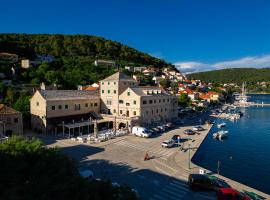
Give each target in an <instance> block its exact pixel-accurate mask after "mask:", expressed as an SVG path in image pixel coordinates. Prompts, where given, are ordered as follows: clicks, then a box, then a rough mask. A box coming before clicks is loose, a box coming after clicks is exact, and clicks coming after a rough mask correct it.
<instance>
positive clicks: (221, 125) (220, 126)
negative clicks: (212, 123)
mask: <svg viewBox="0 0 270 200" xmlns="http://www.w3.org/2000/svg"><path fill="white" fill-rule="evenodd" d="M225 126H226V123H224V122H223V123H220V124H218V125H217V127H218V128H222V127H225Z"/></svg>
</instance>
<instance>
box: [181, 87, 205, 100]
mask: <svg viewBox="0 0 270 200" xmlns="http://www.w3.org/2000/svg"><path fill="white" fill-rule="evenodd" d="M182 93H185V94H187V95H188V97H189V98H190V99H191V100H192V101H194V100H198V99H199V96H200V95H199V93H198V92H196V91H194V90H190V89H188V88H186V89H184V90H181V91H179V94H182Z"/></svg>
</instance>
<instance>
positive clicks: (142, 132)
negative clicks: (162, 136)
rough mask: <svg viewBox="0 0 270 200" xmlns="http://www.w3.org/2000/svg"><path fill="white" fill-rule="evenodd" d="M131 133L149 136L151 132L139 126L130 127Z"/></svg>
mask: <svg viewBox="0 0 270 200" xmlns="http://www.w3.org/2000/svg"><path fill="white" fill-rule="evenodd" d="M132 134H134V135H136V136H139V137H150V136H151V133H150V131H149V130H148V129H146V128H144V127H140V126H134V127H132Z"/></svg>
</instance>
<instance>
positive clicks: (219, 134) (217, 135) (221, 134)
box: [213, 130, 229, 140]
mask: <svg viewBox="0 0 270 200" xmlns="http://www.w3.org/2000/svg"><path fill="white" fill-rule="evenodd" d="M228 133H229V131H223V130H222V131H218V132H216V133H214V134H213V137H214V138H215V139H220V140H221V139H222V138H226V137H227V136H228Z"/></svg>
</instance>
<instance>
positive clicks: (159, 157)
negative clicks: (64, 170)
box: [48, 125, 215, 200]
mask: <svg viewBox="0 0 270 200" xmlns="http://www.w3.org/2000/svg"><path fill="white" fill-rule="evenodd" d="M206 128H207V127H205V129H206ZM186 129H192V126H184V125H183V126H182V127H174V128H170V130H166V131H165V130H164V131H160V132H158V133H155V134H154V135H152V136H151V137H149V138H142V137H137V136H135V135H131V134H129V135H125V136H121V137H115V138H111V139H109V140H107V141H104V142H100V143H92V144H89V143H81V144H79V143H78V142H77V141H72V140H70V139H59V140H55V141H54V142H50V144H48V146H59V147H62V149H63V150H64V151H65V152H66V153H68V154H69V155H70V156H72V157H73V158H74V159H75V160H77V161H78V162H79V164H80V166H79V167H80V168H81V169H83V170H86V169H90V170H91V171H93V172H94V176H95V177H96V178H100V179H110V180H112V181H113V182H117V183H118V184H128V185H130V186H131V187H132V188H134V189H136V190H137V191H138V193H139V194H140V196H141V197H142V199H152V200H154V199H157V200H158V199H172V200H176V199H202V200H203V199H215V193H213V192H193V191H190V190H189V188H188V185H187V180H188V175H189V171H190V170H189V169H188V161H189V159H190V158H189V155H191V154H189V153H191V152H189V150H188V146H189V144H194V145H195V143H196V138H197V137H198V136H201V134H206V133H207V130H204V131H200V135H198V134H194V135H193V134H192V135H186V134H184V130H186ZM178 135H179V136H180V138H181V140H180V143H178V140H177V137H175V136H178ZM173 137H174V138H175V139H176V140H175V144H173V145H172V146H171V147H169V148H167V147H162V143H163V142H164V141H167V140H170V139H172V138H173ZM194 145H192V147H194ZM195 149H196V148H190V151H194V150H195ZM146 152H147V153H148V154H149V157H150V160H147V161H144V156H145V154H146ZM179 157H181V159H179ZM193 171H196V172H197V173H198V169H196V170H195V169H193Z"/></svg>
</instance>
